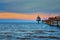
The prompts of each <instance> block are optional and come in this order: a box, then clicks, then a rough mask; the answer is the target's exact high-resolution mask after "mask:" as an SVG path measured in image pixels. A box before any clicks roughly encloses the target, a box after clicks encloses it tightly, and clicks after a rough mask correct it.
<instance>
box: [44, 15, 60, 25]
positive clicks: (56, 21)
mask: <svg viewBox="0 0 60 40" xmlns="http://www.w3.org/2000/svg"><path fill="white" fill-rule="evenodd" d="M44 21H45V22H46V24H48V25H53V26H60V16H56V17H49V18H48V19H47V20H44Z"/></svg>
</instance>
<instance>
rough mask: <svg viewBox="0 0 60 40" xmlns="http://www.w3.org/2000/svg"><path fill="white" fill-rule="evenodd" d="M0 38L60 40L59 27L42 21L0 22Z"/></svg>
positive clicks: (8, 39) (7, 39) (2, 39)
mask: <svg viewBox="0 0 60 40" xmlns="http://www.w3.org/2000/svg"><path fill="white" fill-rule="evenodd" d="M0 40H60V27H57V26H49V25H47V24H46V23H43V22H40V24H37V23H36V22H0Z"/></svg>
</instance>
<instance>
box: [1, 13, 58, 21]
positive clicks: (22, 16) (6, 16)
mask: <svg viewBox="0 0 60 40" xmlns="http://www.w3.org/2000/svg"><path fill="white" fill-rule="evenodd" d="M57 15H59V14H45V13H39V16H40V17H41V18H42V19H44V18H48V17H51V16H57ZM37 16H38V13H32V14H24V13H11V12H0V19H24V20H35V19H36V17H37Z"/></svg>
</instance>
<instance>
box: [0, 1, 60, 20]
mask: <svg viewBox="0 0 60 40" xmlns="http://www.w3.org/2000/svg"><path fill="white" fill-rule="evenodd" d="M38 14H39V16H40V17H41V18H42V19H47V18H48V17H52V16H53V17H54V16H59V15H60V0H0V19H23V20H35V19H36V17H37V15H38Z"/></svg>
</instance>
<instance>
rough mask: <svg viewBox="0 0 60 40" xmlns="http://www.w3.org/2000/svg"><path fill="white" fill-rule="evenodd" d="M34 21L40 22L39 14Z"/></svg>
mask: <svg viewBox="0 0 60 40" xmlns="http://www.w3.org/2000/svg"><path fill="white" fill-rule="evenodd" d="M36 21H37V23H38V24H39V23H40V21H41V18H40V16H37V19H36Z"/></svg>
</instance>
